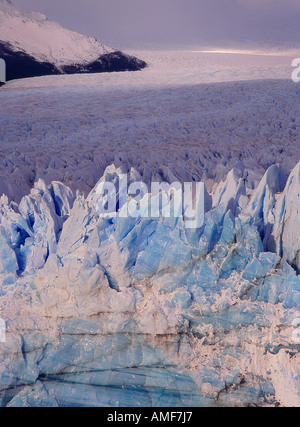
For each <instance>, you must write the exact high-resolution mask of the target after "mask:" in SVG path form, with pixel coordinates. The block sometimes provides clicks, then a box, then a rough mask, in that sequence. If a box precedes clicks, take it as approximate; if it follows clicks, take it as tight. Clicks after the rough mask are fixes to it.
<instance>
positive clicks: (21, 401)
mask: <svg viewBox="0 0 300 427" xmlns="http://www.w3.org/2000/svg"><path fill="white" fill-rule="evenodd" d="M299 171H300V163H299V164H298V165H297V166H296V167H295V168H294V169H293V171H292V172H291V174H290V176H289V177H288V179H287V178H286V176H285V174H284V173H283V171H282V169H281V167H279V166H276V165H275V166H272V167H270V168H269V169H268V171H267V172H266V174H265V175H264V177H263V178H262V180H261V182H260V184H259V185H258V187H257V188H256V190H255V191H254V192H251V191H249V190H248V189H247V177H245V176H241V175H240V174H239V173H238V172H237V171H236V170H233V171H231V172H230V173H229V174H228V176H227V178H226V179H225V180H224V181H223V182H221V183H220V184H219V186H218V187H216V188H215V189H214V192H213V194H212V204H213V207H212V208H211V209H210V210H208V211H207V213H206V215H205V223H204V225H203V227H202V228H201V229H198V230H188V229H186V227H185V225H184V221H183V219H182V218H178V219H176V220H174V219H173V220H172V219H156V220H155V219H150V218H145V219H133V218H118V217H117V218H114V219H103V218H99V217H98V216H97V213H96V203H97V197H98V198H99V197H100V196H99V195H97V192H96V189H94V190H92V192H91V194H90V195H89V196H88V197H87V198H86V199H85V198H84V197H83V195H81V194H80V193H77V195H76V197H74V195H73V193H72V192H71V191H70V190H69V189H68V188H67V187H66V186H64V185H63V184H61V183H58V182H54V183H52V184H51V185H50V186H48V187H47V186H46V185H45V184H44V182H43V181H41V180H39V181H38V182H37V183H36V185H35V188H34V189H33V190H32V191H31V193H30V195H29V196H26V197H24V198H23V199H22V200H21V202H20V204H19V205H16V204H9V203H8V200H7V198H6V197H2V199H1V208H0V213H1V215H0V230H1V234H0V235H1V241H0V250H1V257H0V259H1V271H0V273H1V283H2V285H1V299H0V307H1V311H0V317H1V318H3V319H5V320H6V322H7V340H6V343H3V344H0V345H1V359H0V402H1V405H2V406H41V405H45V406H89V405H95V406H101V405H106V406H119V405H120V406H132V405H133V406H140V405H142V406H165V405H170V406H182V405H187V406H193V405H195V406H199V405H200V406H202V405H205V406H225V405H227V406H246V405H260V406H264V405H265V406H270V405H271V406H274V405H276V404H281V405H285V406H299V404H300V395H299V390H300V380H299V378H300V376H299V373H300V372H299V362H300V359H299V344H297V343H295V342H293V340H292V332H293V328H292V322H293V320H294V319H295V318H297V317H300V312H299V307H300V281H299V280H300V279H299V276H298V275H297V271H298V270H299V269H300V262H299V253H300V242H299V238H298V236H299V214H298V212H299V209H300V194H299V184H300V172H299ZM119 173H120V169H117V168H115V167H114V166H111V167H109V168H108V169H107V170H106V173H105V175H104V177H103V178H102V180H103V179H104V180H110V181H115V180H116V179H117V176H118V174H119ZM136 176H138V172H137V171H134V170H132V171H131V177H132V179H133V178H134V177H136Z"/></svg>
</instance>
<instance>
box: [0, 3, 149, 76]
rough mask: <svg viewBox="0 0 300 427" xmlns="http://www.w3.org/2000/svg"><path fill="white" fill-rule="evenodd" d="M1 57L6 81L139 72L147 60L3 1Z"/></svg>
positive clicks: (0, 40) (1, 7)
mask: <svg viewBox="0 0 300 427" xmlns="http://www.w3.org/2000/svg"><path fill="white" fill-rule="evenodd" d="M0 57H1V58H3V59H4V60H5V61H6V65H7V80H12V79H17V78H25V77H35V76H43V75H50V74H64V73H66V74H73V73H98V72H109V71H127V70H128V71H136V70H140V69H142V68H144V67H145V66H146V64H145V62H144V61H141V60H139V59H137V58H135V57H132V56H129V55H126V54H124V53H123V52H120V51H116V50H114V49H111V48H109V47H107V46H104V45H103V44H101V43H99V42H98V41H97V40H96V39H95V38H93V37H88V36H85V35H82V34H78V33H76V32H73V31H69V30H67V29H65V28H63V27H61V26H60V25H59V24H57V23H55V22H52V21H50V20H49V19H48V18H47V17H46V16H45V15H43V14H42V13H38V12H31V13H28V12H22V11H21V10H19V9H17V8H16V7H15V6H14V5H13V3H12V2H11V1H9V0H1V1H0Z"/></svg>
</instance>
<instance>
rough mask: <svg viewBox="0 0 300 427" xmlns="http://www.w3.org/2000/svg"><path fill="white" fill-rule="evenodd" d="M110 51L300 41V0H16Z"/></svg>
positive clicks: (21, 6) (19, 3) (26, 8)
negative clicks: (104, 44) (103, 44)
mask: <svg viewBox="0 0 300 427" xmlns="http://www.w3.org/2000/svg"><path fill="white" fill-rule="evenodd" d="M12 1H13V3H14V4H15V5H16V6H18V7H20V8H21V9H23V10H26V11H32V10H35V11H40V12H43V13H45V14H46V15H47V16H48V17H49V18H51V19H53V20H55V21H57V22H59V23H60V24H62V25H64V26H65V27H67V28H69V29H71V30H75V31H78V32H81V33H83V34H88V35H91V36H94V37H96V38H97V39H98V40H99V41H101V42H103V43H107V44H110V45H111V46H112V47H120V48H123V47H134V48H136V47H145V46H147V45H153V46H159V45H161V46H164V45H166V46H167V45H168V46H174V47H175V46H180V45H193V46H196V45H199V46H201V45H211V46H219V45H222V44H226V45H230V44H232V45H233V46H234V45H237V44H255V45H257V44H258V45H259V44H265V45H269V44H271V45H277V44H282V43H286V42H288V43H291V44H293V43H296V42H300V0H50V1H49V0H12Z"/></svg>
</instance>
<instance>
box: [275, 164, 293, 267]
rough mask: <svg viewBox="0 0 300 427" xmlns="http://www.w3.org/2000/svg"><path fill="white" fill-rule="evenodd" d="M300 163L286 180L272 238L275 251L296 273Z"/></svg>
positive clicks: (277, 206) (278, 205) (278, 203)
mask: <svg viewBox="0 0 300 427" xmlns="http://www.w3.org/2000/svg"><path fill="white" fill-rule="evenodd" d="M299 213H300V163H298V165H297V166H296V167H295V169H294V170H293V171H292V173H291V175H290V176H289V178H288V180H287V184H286V187H285V190H284V192H283V193H282V194H281V195H280V197H279V200H278V202H277V205H276V209H275V226H274V233H273V235H272V237H273V238H274V240H275V242H276V250H277V253H278V255H280V256H281V257H282V258H283V259H284V260H286V261H288V262H289V264H291V265H292V266H293V267H294V268H295V269H296V271H297V272H298V273H299V272H300V215H299Z"/></svg>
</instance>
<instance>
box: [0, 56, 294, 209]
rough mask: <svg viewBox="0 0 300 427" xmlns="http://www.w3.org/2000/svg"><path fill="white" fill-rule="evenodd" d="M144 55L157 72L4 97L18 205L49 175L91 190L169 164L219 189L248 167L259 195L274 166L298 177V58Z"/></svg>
mask: <svg viewBox="0 0 300 427" xmlns="http://www.w3.org/2000/svg"><path fill="white" fill-rule="evenodd" d="M134 53H135V54H136V55H137V56H139V57H140V58H142V59H145V60H146V61H147V62H148V64H149V66H148V68H147V69H146V70H144V71H141V72H135V73H130V72H125V73H104V74H92V75H75V76H50V77H39V78H33V79H24V80H16V81H12V82H9V83H8V84H7V85H6V86H5V87H3V88H2V89H1V92H0V100H1V106H0V112H1V116H0V138H1V145H0V176H1V181H0V193H1V194H2V193H5V194H6V195H8V196H9V198H11V199H14V200H16V201H19V200H20V198H21V196H23V195H24V194H27V193H28V192H29V191H30V188H31V187H32V185H33V183H34V181H36V180H37V179H38V178H42V179H44V180H45V182H46V183H47V184H50V183H51V181H53V180H58V181H61V182H63V183H65V184H67V185H68V186H70V187H71V188H72V189H73V190H77V189H79V190H82V191H84V192H85V194H87V193H88V192H89V191H90V190H91V188H93V186H94V185H95V183H96V182H97V181H98V179H99V177H100V176H101V175H102V174H103V172H104V170H105V168H106V166H108V165H109V164H111V163H112V162H115V163H116V166H118V165H119V164H122V165H123V166H127V167H128V169H129V168H130V167H135V168H137V169H139V170H140V172H142V171H143V169H144V167H145V165H147V166H148V167H149V168H150V169H151V170H152V171H153V172H154V173H155V174H160V175H161V174H164V171H165V170H166V167H168V168H170V169H171V170H172V172H173V173H174V174H175V175H176V176H177V177H178V179H180V180H182V181H184V180H185V181H190V180H192V179H195V180H198V181H199V180H201V179H203V180H205V181H206V183H207V184H208V187H209V189H211V187H212V185H213V183H214V182H215V181H218V182H219V181H220V180H221V179H222V178H224V177H225V176H226V174H227V173H228V172H229V171H230V170H231V169H233V168H238V169H239V170H240V171H241V172H244V170H245V169H248V170H249V173H250V174H251V175H252V176H253V183H252V184H251V185H252V186H253V187H255V185H257V183H258V182H259V180H260V179H261V178H262V176H263V174H264V172H265V171H266V169H267V168H268V167H269V166H270V165H271V164H274V163H276V162H278V163H280V164H281V165H282V166H283V168H284V169H285V171H286V173H289V172H290V170H291V169H292V167H294V166H295V164H296V163H297V161H298V160H299V159H300V144H299V125H300V123H299V121H300V114H299V112H300V111H299V110H300V102H299V93H300V87H299V85H297V84H294V83H293V82H292V81H291V74H292V71H293V69H292V67H291V64H292V59H293V57H292V56H291V55H292V54H291V53H286V54H279V53H278V54H277V55H276V54H272V55H265V54H258V53H256V54H253V53H251V54H237V53H236V54H232V53H203V52H196V51H194V52H178V51H176V52H167V51H166V52H134ZM257 79H259V80H257ZM236 80H239V82H236ZM266 146H267V150H266Z"/></svg>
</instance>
